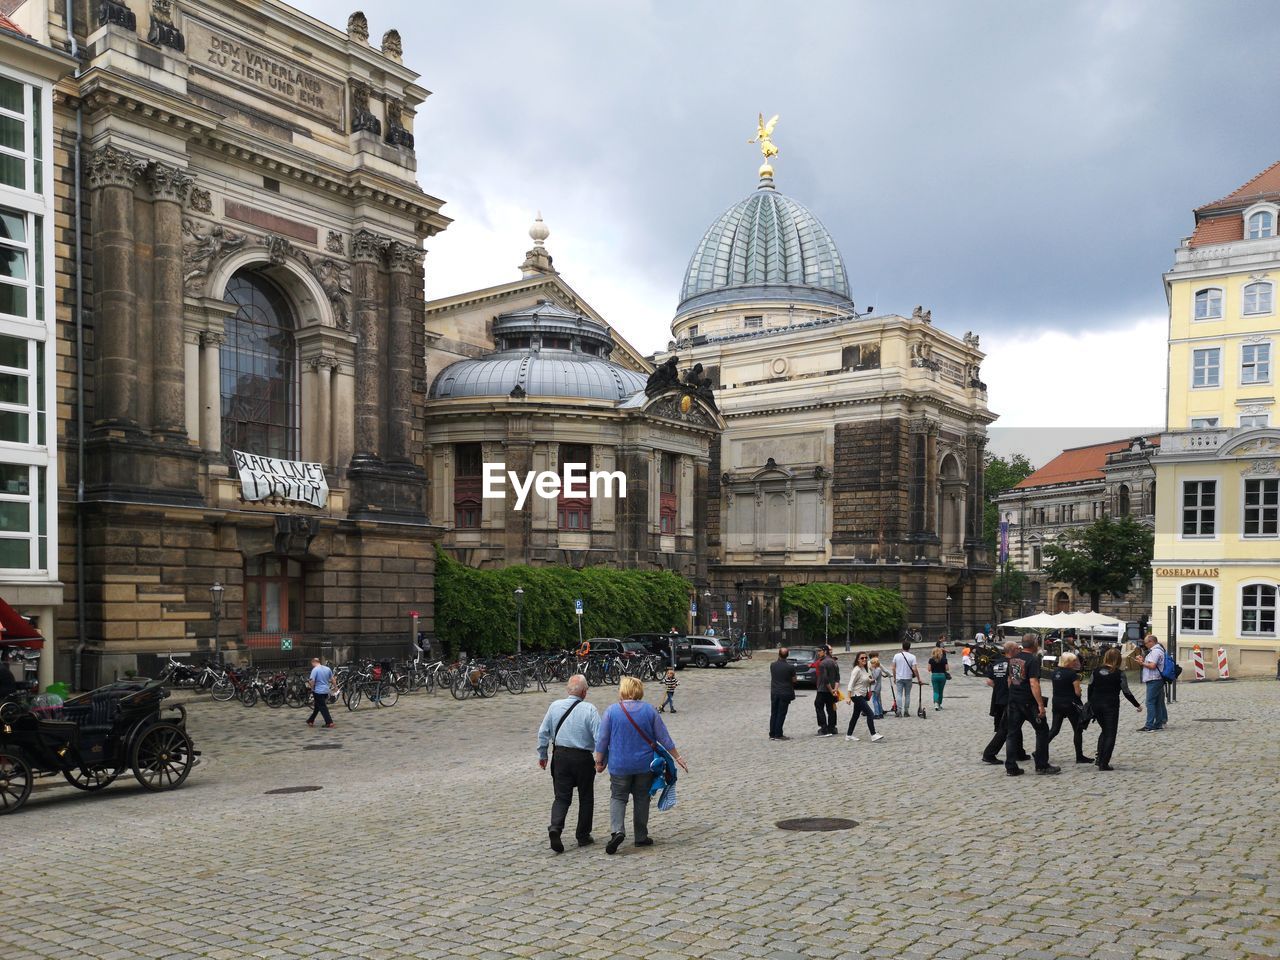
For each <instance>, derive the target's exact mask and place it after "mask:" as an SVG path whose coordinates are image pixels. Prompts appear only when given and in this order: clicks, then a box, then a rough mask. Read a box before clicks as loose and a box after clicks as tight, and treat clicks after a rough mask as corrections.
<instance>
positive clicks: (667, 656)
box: [627, 633, 693, 670]
mask: <svg viewBox="0 0 1280 960" xmlns="http://www.w3.org/2000/svg"><path fill="white" fill-rule="evenodd" d="M627 639H628V640H634V641H636V642H637V643H643V644H644V646H645V649H646V650H648V651H649V652H650V653H656V654H658V655H659V656H660V657H662V659H663V660H665V661H667V662H668V663H669V662H670V661H671V641H672V639H674V640H675V642H676V669H677V670H679V669H680V668H681V667H686V666H688V665H689V664H691V663H693V648H692V647H691V646H690V645H689V639H688V638H687V637H682V636H679V635H677V634H670V633H633V634H631V635H630V636H629V637H627Z"/></svg>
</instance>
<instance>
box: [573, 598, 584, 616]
mask: <svg viewBox="0 0 1280 960" xmlns="http://www.w3.org/2000/svg"><path fill="white" fill-rule="evenodd" d="M573 612H574V613H576V614H577V615H578V616H582V601H581V600H575V601H573Z"/></svg>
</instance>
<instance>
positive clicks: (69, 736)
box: [11, 713, 80, 750]
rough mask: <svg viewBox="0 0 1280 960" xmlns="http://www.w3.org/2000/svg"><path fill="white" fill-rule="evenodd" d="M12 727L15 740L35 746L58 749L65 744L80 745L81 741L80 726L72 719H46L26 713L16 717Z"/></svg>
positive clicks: (70, 745)
mask: <svg viewBox="0 0 1280 960" xmlns="http://www.w3.org/2000/svg"><path fill="white" fill-rule="evenodd" d="M11 727H12V728H13V734H12V736H13V738H14V739H15V740H17V741H18V742H23V741H26V742H27V743H29V744H31V745H33V746H34V745H40V746H45V747H49V748H51V749H55V750H56V749H58V748H60V747H64V746H69V747H74V746H78V745H79V743H80V727H79V726H78V725H77V724H76V723H75V722H74V721H72V720H46V719H44V718H42V717H37V716H35V715H34V714H30V713H26V714H23V715H22V716H20V717H18V718H17V719H15V720H14V721H13V723H12V724H11Z"/></svg>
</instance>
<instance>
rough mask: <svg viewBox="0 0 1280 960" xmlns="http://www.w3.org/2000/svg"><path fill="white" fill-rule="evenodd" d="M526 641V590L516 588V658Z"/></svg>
mask: <svg viewBox="0 0 1280 960" xmlns="http://www.w3.org/2000/svg"><path fill="white" fill-rule="evenodd" d="M523 640H524V588H523V587H516V656H517V657H518V656H520V648H521V645H522V643H523Z"/></svg>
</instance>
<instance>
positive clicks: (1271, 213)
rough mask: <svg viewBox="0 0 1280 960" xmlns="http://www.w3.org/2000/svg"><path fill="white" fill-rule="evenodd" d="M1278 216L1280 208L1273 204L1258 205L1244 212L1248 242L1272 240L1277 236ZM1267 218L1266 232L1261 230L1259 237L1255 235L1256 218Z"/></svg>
mask: <svg viewBox="0 0 1280 960" xmlns="http://www.w3.org/2000/svg"><path fill="white" fill-rule="evenodd" d="M1277 214H1280V208H1278V207H1276V206H1275V204H1271V203H1257V204H1254V205H1253V206H1252V207H1250V208H1249V209H1248V210H1246V211H1245V212H1244V215H1243V219H1244V238H1245V239H1246V240H1271V239H1273V238H1274V237H1275V236H1276V227H1277V222H1276V218H1277ZM1262 216H1265V217H1267V228H1266V232H1265V233H1263V232H1262V230H1261V228H1260V229H1259V231H1258V235H1257V236H1254V235H1253V226H1252V221H1253V219H1254V218H1255V217H1262Z"/></svg>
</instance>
